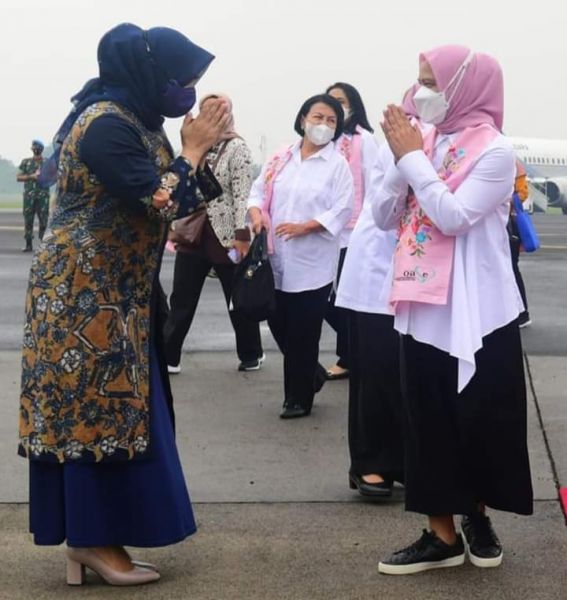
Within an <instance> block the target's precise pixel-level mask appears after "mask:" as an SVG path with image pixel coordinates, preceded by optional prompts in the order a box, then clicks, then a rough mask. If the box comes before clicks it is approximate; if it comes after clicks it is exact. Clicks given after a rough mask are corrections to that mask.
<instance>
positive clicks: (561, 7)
mask: <svg viewBox="0 0 567 600" xmlns="http://www.w3.org/2000/svg"><path fill="white" fill-rule="evenodd" d="M0 11H1V13H0V57H1V58H0V72H1V81H2V92H1V96H0V107H1V110H0V156H3V157H6V158H9V159H11V160H13V161H15V162H16V161H19V160H20V159H21V158H22V157H24V156H27V155H28V154H29V145H30V141H31V139H32V138H34V137H39V138H42V139H43V140H44V141H45V142H48V141H49V140H50V139H51V137H52V136H53V134H54V132H55V130H56V129H57V127H58V125H59V124H60V122H61V120H62V119H63V117H64V116H65V115H66V114H67V112H68V110H69V108H70V103H69V98H70V97H71V95H72V94H74V93H75V92H76V91H77V90H78V89H79V88H80V87H81V86H82V84H83V83H84V82H85V81H86V80H87V79H89V78H90V77H93V76H96V74H97V64H96V47H97V43H98V40H99V39H100V37H101V36H102V34H103V33H104V32H105V31H107V30H108V29H110V28H111V27H113V26H114V25H116V24H118V23H121V22H124V21H130V22H133V23H136V24H138V25H140V26H142V27H152V26H158V25H166V26H170V27H174V28H176V29H179V30H181V31H182V32H184V33H185V34H186V35H187V36H189V37H190V38H191V39H193V40H194V41H195V42H197V43H198V44H200V45H201V46H203V47H205V48H207V49H208V50H210V51H211V52H213V54H215V55H216V57H217V59H216V60H215V61H214V63H213V64H212V66H211V68H210V69H209V71H208V73H207V74H206V75H205V77H204V78H203V79H202V81H201V82H200V84H199V86H198V89H197V91H198V94H199V95H203V94H205V93H207V92H210V91H224V92H226V93H228V94H229V95H230V96H231V97H232V98H233V101H234V105H235V117H236V124H237V129H238V130H239V131H240V133H241V134H242V135H243V136H244V137H245V138H246V139H247V141H248V143H249V144H250V147H251V148H252V151H253V153H254V157H255V159H256V160H257V161H259V160H260V159H261V154H260V150H259V143H260V137H261V135H262V134H264V135H266V138H267V147H268V150H269V151H272V150H274V149H275V148H277V147H279V146H280V145H281V144H282V143H285V142H288V141H293V139H295V137H294V136H295V134H294V133H293V128H292V126H293V119H294V117H295V114H296V112H297V110H298V108H299V106H300V104H301V103H302V101H303V100H304V99H305V98H307V97H308V96H310V95H312V94H314V93H318V92H320V91H323V90H324V88H325V87H326V86H327V85H328V84H331V83H333V82H335V81H337V80H342V81H347V82H349V83H352V84H354V85H355V86H356V87H357V88H358V89H359V91H360V92H361V94H362V97H363V99H364V102H365V104H366V108H367V111H368V113H369V117H370V119H371V122H372V124H373V125H374V126H375V127H378V122H379V117H380V114H381V110H382V108H383V107H384V106H385V104H386V103H388V102H392V101H398V100H399V98H400V96H401V94H402V93H403V91H404V90H405V89H406V88H407V87H409V85H410V84H411V83H413V82H414V80H415V78H416V77H417V56H418V53H419V52H420V51H422V50H427V49H429V48H430V47H433V46H436V45H439V44H444V43H461V44H465V45H468V46H470V47H471V48H473V49H475V50H480V51H484V52H488V53H490V54H493V55H494V56H495V57H496V58H497V59H498V60H499V61H500V63H501V64H502V67H503V69H504V77H505V85H506V87H505V93H506V111H505V130H506V132H507V133H508V134H510V135H515V136H526V137H550V138H566V139H567V119H566V117H565V107H566V106H567V76H566V75H567V5H566V4H564V3H563V2H562V1H560V0H537V1H536V0H530V1H529V2H527V1H524V0H516V1H515V2H503V1H502V2H498V1H497V0H475V1H474V2H472V1H471V0H466V1H465V0H462V1H460V2H459V1H455V0H429V1H423V0H409V1H408V0H406V1H405V2H396V1H394V2H385V1H378V0H340V1H338V0H326V1H325V0H277V1H276V0H248V1H244V0H208V1H201V2H191V1H187V0H186V1H183V2H181V1H173V0H159V1H157V2H144V1H143V0H135V1H134V0H73V1H71V0H43V1H41V2H40V1H37V0H29V1H26V0H17V1H13V0H2V4H1V9H0ZM179 125H180V122H179V121H178V120H168V122H167V124H166V129H167V132H168V134H169V135H170V139H171V140H172V143H173V145H174V147H178V146H179V143H178V129H179Z"/></svg>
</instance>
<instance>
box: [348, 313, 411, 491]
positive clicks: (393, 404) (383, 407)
mask: <svg viewBox="0 0 567 600" xmlns="http://www.w3.org/2000/svg"><path fill="white" fill-rule="evenodd" d="M345 314H346V315H348V333H349V345H350V356H352V357H353V360H352V363H351V368H350V377H349V415H348V416H349V427H348V433H349V435H348V441H349V450H350V459H351V466H350V472H351V473H355V474H357V475H368V474H370V473H376V474H378V475H382V477H385V478H388V479H395V480H397V481H403V471H404V450H403V436H402V401H401V390H400V362H399V354H400V336H399V334H398V332H397V331H396V330H395V329H394V317H391V316H389V315H380V314H370V313H363V312H357V311H353V310H348V311H347V310H345Z"/></svg>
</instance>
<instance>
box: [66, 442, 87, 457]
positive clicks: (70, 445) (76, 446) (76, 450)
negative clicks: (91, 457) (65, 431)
mask: <svg viewBox="0 0 567 600" xmlns="http://www.w3.org/2000/svg"><path fill="white" fill-rule="evenodd" d="M84 449H85V447H84V446H83V444H81V442H79V441H78V440H70V441H69V442H67V444H66V445H65V448H64V449H63V454H64V455H65V458H70V459H72V460H76V459H77V458H81V456H82V455H83V450H84Z"/></svg>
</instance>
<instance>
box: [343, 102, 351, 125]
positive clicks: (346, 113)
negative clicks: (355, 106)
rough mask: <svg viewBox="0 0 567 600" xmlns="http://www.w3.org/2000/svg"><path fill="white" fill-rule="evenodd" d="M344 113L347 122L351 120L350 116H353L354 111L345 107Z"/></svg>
mask: <svg viewBox="0 0 567 600" xmlns="http://www.w3.org/2000/svg"><path fill="white" fill-rule="evenodd" d="M343 112H344V114H345V121H348V120H349V119H350V116H351V115H352V110H351V109H350V108H348V107H346V106H344V105H343Z"/></svg>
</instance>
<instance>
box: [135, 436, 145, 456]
mask: <svg viewBox="0 0 567 600" xmlns="http://www.w3.org/2000/svg"><path fill="white" fill-rule="evenodd" d="M147 449H148V441H147V440H146V439H144V438H143V437H142V436H141V435H139V436H138V437H137V438H136V439H135V440H134V450H135V451H136V452H139V453H140V454H142V453H144V452H145V451H146V450H147Z"/></svg>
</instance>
